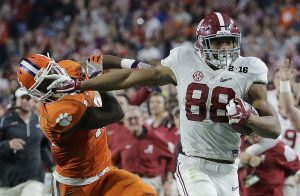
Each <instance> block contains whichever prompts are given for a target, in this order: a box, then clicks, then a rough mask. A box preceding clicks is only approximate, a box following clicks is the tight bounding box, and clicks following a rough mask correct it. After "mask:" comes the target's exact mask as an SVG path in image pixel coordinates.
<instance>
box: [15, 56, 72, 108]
mask: <svg viewBox="0 0 300 196" xmlns="http://www.w3.org/2000/svg"><path fill="white" fill-rule="evenodd" d="M50 74H59V75H68V74H67V72H66V71H65V69H64V68H62V67H61V66H59V65H58V64H57V63H56V62H55V61H54V59H52V58H50V57H49V56H44V55H41V54H31V55H29V56H27V57H25V58H23V59H22V61H21V63H20V64H19V68H18V70H17V78H18V81H19V83H20V85H21V86H23V87H24V88H25V89H26V90H27V91H28V93H29V94H30V95H32V96H34V97H37V98H38V99H39V100H40V101H41V102H52V101H56V100H58V99H60V98H62V97H63V96H64V95H66V94H59V95H58V94H54V92H52V91H51V90H47V86H48V85H49V84H51V83H52V81H51V80H50V81H49V80H48V81H47V79H45V78H44V77H45V76H47V75H50Z"/></svg>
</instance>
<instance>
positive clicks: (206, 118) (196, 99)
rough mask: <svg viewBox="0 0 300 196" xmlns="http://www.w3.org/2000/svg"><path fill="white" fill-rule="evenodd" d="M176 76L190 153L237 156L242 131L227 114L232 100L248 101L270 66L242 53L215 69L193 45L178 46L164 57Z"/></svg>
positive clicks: (183, 137)
mask: <svg viewBox="0 0 300 196" xmlns="http://www.w3.org/2000/svg"><path fill="white" fill-rule="evenodd" d="M161 64H162V65H164V66H167V67H169V68H170V69H171V70H172V71H173V72H174V74H175V76H176V79H177V92H178V101H179V107H180V132H181V133H180V134H181V143H182V148H183V152H184V153H185V154H186V155H188V156H200V157H206V158H213V159H222V160H232V161H233V160H235V158H236V157H237V156H238V154H239V146H240V135H239V134H238V133H236V132H234V129H232V127H231V126H230V125H229V124H228V118H227V116H226V115H225V112H226V105H227V103H228V102H229V100H231V99H233V98H235V97H241V98H242V99H243V100H245V101H246V102H248V101H249V99H248V90H249V87H250V86H251V84H252V83H253V82H257V83H263V84H267V72H268V69H267V67H266V65H265V63H263V62H262V61H261V60H259V59H258V58H255V57H239V58H238V59H237V60H235V61H234V63H233V64H232V65H230V66H228V67H227V69H226V70H225V69H219V70H213V69H211V68H210V67H209V66H208V65H207V64H206V63H205V61H204V60H203V59H202V58H201V56H200V54H199V53H198V52H197V51H196V50H194V49H193V48H190V47H185V46H181V47H177V48H174V49H173V50H171V52H170V55H169V56H168V57H167V58H165V59H163V60H162V61H161Z"/></svg>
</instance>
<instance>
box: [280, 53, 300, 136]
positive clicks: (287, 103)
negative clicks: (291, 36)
mask: <svg viewBox="0 0 300 196" xmlns="http://www.w3.org/2000/svg"><path fill="white" fill-rule="evenodd" d="M292 77H293V74H292V62H291V61H290V60H289V59H286V60H285V63H284V65H282V66H281V68H280V70H279V78H280V89H279V100H280V101H281V103H282V109H283V110H285V114H286V115H287V117H288V119H289V120H290V121H291V123H292V124H293V127H294V128H295V129H296V130H297V131H298V132H300V120H299V119H300V110H299V109H298V108H297V107H296V106H295V104H294V98H293V93H292V89H291V84H290V79H291V78H292Z"/></svg>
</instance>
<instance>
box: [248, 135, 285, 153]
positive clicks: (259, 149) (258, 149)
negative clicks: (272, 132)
mask: <svg viewBox="0 0 300 196" xmlns="http://www.w3.org/2000/svg"><path fill="white" fill-rule="evenodd" d="M279 141H280V140H279V138H277V139H270V138H262V140H261V141H259V142H258V143H255V144H252V145H251V146H249V147H248V148H247V149H246V152H247V153H248V154H250V155H260V154H262V153H264V152H265V151H267V150H269V149H271V148H273V147H274V146H275V145H276V144H277V143H278V142H279Z"/></svg>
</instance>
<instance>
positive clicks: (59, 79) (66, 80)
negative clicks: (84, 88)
mask: <svg viewBox="0 0 300 196" xmlns="http://www.w3.org/2000/svg"><path fill="white" fill-rule="evenodd" d="M44 78H47V79H52V80H54V81H53V82H52V83H51V84H50V85H49V86H48V87H47V90H52V91H53V92H55V93H74V92H77V93H79V92H81V91H80V87H81V81H80V80H79V79H77V78H71V77H69V76H67V75H58V74H52V75H48V76H45V77H44Z"/></svg>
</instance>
